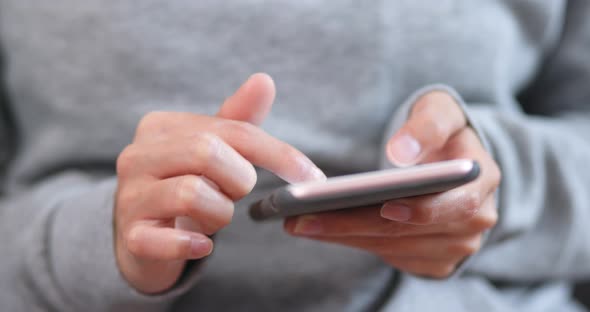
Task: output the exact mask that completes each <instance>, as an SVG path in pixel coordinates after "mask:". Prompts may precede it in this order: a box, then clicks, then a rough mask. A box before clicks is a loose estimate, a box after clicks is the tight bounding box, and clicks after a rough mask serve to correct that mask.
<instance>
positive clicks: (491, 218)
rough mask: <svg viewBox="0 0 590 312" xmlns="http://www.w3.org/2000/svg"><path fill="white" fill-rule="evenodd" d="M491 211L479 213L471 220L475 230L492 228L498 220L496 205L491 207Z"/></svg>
mask: <svg viewBox="0 0 590 312" xmlns="http://www.w3.org/2000/svg"><path fill="white" fill-rule="evenodd" d="M489 210H490V211H485V212H484V213H479V214H478V215H477V216H476V217H474V218H473V219H472V220H471V228H472V229H473V230H475V231H483V230H487V229H489V228H492V227H493V226H494V225H496V222H498V212H497V211H496V209H495V207H491V208H490V209H489Z"/></svg>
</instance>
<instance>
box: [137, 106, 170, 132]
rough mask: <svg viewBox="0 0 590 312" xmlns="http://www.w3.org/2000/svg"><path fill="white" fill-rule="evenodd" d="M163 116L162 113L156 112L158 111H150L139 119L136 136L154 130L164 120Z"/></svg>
mask: <svg viewBox="0 0 590 312" xmlns="http://www.w3.org/2000/svg"><path fill="white" fill-rule="evenodd" d="M164 115H165V113H164V112H158V111H152V112H149V113H147V114H145V115H144V116H143V117H142V118H141V120H140V121H139V124H138V125H137V130H136V132H137V133H138V134H140V133H145V132H149V131H151V130H153V129H154V128H156V127H158V126H159V124H160V123H161V122H162V120H163V119H164Z"/></svg>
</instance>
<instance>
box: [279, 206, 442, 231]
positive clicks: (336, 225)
mask: <svg viewBox="0 0 590 312" xmlns="http://www.w3.org/2000/svg"><path fill="white" fill-rule="evenodd" d="M447 228H448V225H446V224H441V225H432V226H422V225H413V224H404V223H399V222H393V221H391V220H387V219H385V218H383V217H381V215H380V207H364V208H355V209H345V210H338V211H329V212H323V213H318V214H308V215H303V216H298V217H292V218H287V219H286V221H285V230H286V231H287V232H288V233H291V234H293V235H304V236H307V235H309V236H332V237H347V236H348V237H350V236H359V237H361V236H363V237H407V236H413V235H423V234H436V233H446V231H447Z"/></svg>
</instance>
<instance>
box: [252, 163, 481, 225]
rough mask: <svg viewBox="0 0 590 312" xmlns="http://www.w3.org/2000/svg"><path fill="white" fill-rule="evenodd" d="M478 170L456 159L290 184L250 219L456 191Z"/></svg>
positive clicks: (272, 195) (262, 202)
mask: <svg viewBox="0 0 590 312" xmlns="http://www.w3.org/2000/svg"><path fill="white" fill-rule="evenodd" d="M479 171H480V170H479V165H478V163H477V162H476V161H474V160H470V159H457V160H449V161H442V162H436V163H429V164H424V165H417V166H413V167H408V168H395V169H387V170H380V171H373V172H367V173H359V174H352V175H346V176H339V177H334V178H329V179H327V180H326V181H323V182H304V183H298V184H291V185H286V186H283V187H280V188H278V189H276V190H275V191H273V192H272V193H270V194H269V195H268V196H266V197H265V198H263V199H262V200H260V201H257V202H255V203H254V204H252V205H251V206H250V216H251V217H252V219H254V220H258V221H262V220H267V219H273V218H283V217H289V216H296V215H301V214H307V213H317V212H323V211H329V210H338V209H348V208H355V207H362V206H370V205H378V204H381V203H384V202H386V201H389V200H392V199H397V198H403V197H411V196H418V195H426V194H432V193H438V192H444V191H447V190H450V189H453V188H455V187H458V186H460V185H463V184H465V183H468V182H471V181H473V180H475V179H476V178H477V177H478V175H479Z"/></svg>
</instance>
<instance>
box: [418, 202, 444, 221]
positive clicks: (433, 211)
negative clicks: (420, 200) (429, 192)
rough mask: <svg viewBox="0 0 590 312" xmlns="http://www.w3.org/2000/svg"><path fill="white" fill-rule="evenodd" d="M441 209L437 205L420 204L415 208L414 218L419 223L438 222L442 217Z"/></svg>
mask: <svg viewBox="0 0 590 312" xmlns="http://www.w3.org/2000/svg"><path fill="white" fill-rule="evenodd" d="M440 209H441V207H436V206H434V205H428V204H422V205H419V206H417V207H416V208H415V209H414V212H413V219H415V222H416V223H419V224H432V223H436V222H437V221H438V219H439V217H440V213H439V212H440V211H439V210H440Z"/></svg>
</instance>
